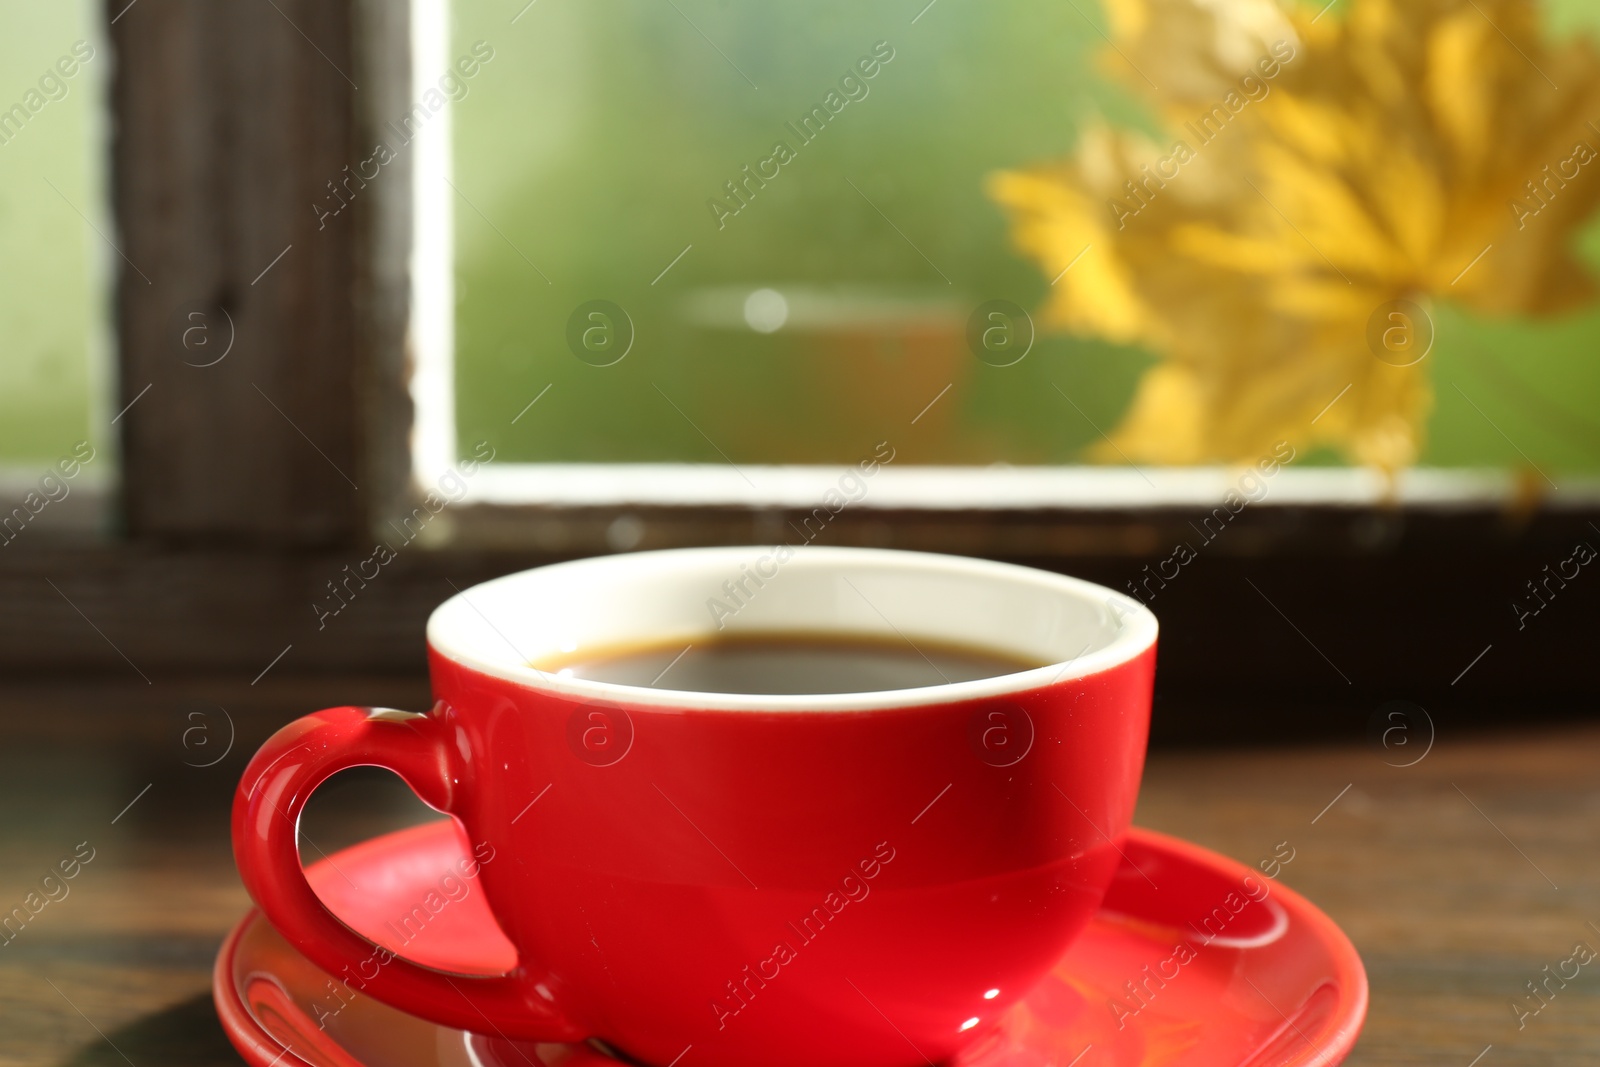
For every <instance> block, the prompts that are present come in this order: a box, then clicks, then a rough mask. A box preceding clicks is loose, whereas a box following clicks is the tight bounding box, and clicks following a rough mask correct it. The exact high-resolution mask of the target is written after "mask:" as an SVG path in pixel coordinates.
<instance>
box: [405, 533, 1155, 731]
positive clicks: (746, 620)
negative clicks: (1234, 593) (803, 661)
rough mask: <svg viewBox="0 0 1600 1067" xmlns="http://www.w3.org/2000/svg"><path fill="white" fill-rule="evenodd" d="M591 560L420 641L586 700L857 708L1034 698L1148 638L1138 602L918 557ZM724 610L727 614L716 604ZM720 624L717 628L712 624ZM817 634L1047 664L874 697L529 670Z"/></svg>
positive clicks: (769, 551)
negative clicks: (716, 642)
mask: <svg viewBox="0 0 1600 1067" xmlns="http://www.w3.org/2000/svg"><path fill="white" fill-rule="evenodd" d="M791 551H792V556H790V557H789V558H787V559H784V560H782V561H780V559H779V556H778V554H777V550H776V549H775V548H774V546H771V545H767V546H752V547H736V548H684V549H668V550H665V551H659V552H636V553H628V554H622V555H614V556H597V557H593V558H590V559H582V560H575V561H573V562H571V563H558V564H555V565H552V566H549V567H539V568H537V569H534V570H529V571H521V572H519V573H517V574H509V575H506V576H505V577H503V578H496V579H494V580H492V581H488V582H484V583H483V584H482V585H476V586H473V587H472V588H470V589H468V590H466V591H464V592H461V593H457V594H456V595H455V596H453V597H451V598H450V599H449V600H447V601H445V602H444V603H443V604H441V605H439V607H438V608H436V609H434V612H433V615H432V616H431V617H430V618H429V619H428V643H429V645H431V646H432V647H433V648H434V649H435V650H436V651H437V652H439V653H440V654H442V655H443V656H445V657H447V658H449V659H451V660H454V661H456V662H457V663H460V664H463V665H464V666H467V667H471V668H472V669H474V670H477V671H481V672H483V673H485V674H489V675H493V676H495V677H499V678H505V679H507V680H509V681H513V682H518V683H521V684H523V685H526V686H529V687H531V688H534V689H542V690H547V691H551V692H557V693H562V694H566V695H569V696H572V697H576V698H579V699H585V700H611V701H616V702H617V703H621V704H633V705H649V706H654V707H661V708H704V709H727V710H747V711H865V710H871V709H877V708H893V707H903V706H907V705H915V704H932V703H944V702H949V701H957V700H971V699H974V698H980V697H993V696H1001V695H1004V694H1006V693H1015V692H1022V691H1025V690H1029V689H1035V688H1038V687H1039V686H1043V685H1048V684H1051V683H1053V682H1059V681H1065V680H1067V679H1072V678H1081V677H1084V676H1087V675H1091V674H1097V673H1099V672H1101V671H1104V670H1106V669H1107V668H1110V667H1114V666H1116V665H1117V664H1120V663H1125V662H1127V661H1128V660H1130V659H1132V658H1134V657H1135V656H1137V655H1138V654H1139V653H1141V652H1143V651H1144V650H1145V649H1147V648H1149V647H1150V645H1151V644H1152V643H1153V642H1154V641H1155V639H1156V619H1155V616H1154V615H1152V614H1151V613H1150V611H1149V610H1148V609H1147V608H1145V606H1144V605H1142V604H1140V603H1139V602H1138V601H1137V600H1134V599H1133V598H1131V597H1127V596H1124V595H1122V594H1120V593H1116V592H1113V591H1112V590H1110V589H1106V588H1103V587H1101V586H1098V585H1095V584H1093V583H1091V582H1085V581H1081V580H1079V579H1077V578H1068V577H1064V576H1062V575H1058V574H1051V573H1048V572H1046V571H1039V570H1033V569H1031V568H1028V567H1018V566H1013V565H1011V564H1006V563H993V562H989V561H987V560H976V559H968V558H965V557H962V556H944V555H935V554H933V553H926V552H900V551H895V550H891V549H877V548H829V547H823V546H811V545H807V546H803V547H800V548H797V549H793V550H791ZM719 605H720V606H719ZM719 623H720V627H721V628H720V630H719ZM763 632H769V633H771V632H775V633H788V634H792V633H797V632H805V633H821V634H829V635H839V636H852V635H859V636H865V637H871V638H878V639H893V640H907V641H909V642H911V643H912V644H915V643H917V642H918V641H919V640H925V641H929V642H935V643H939V644H945V645H957V646H964V647H967V648H971V649H974V650H979V651H990V652H995V653H999V654H1001V655H1004V656H1010V657H1019V658H1022V659H1025V660H1035V661H1038V662H1041V663H1044V664H1046V666H1042V667H1037V668H1033V669H1030V670H1024V671H1018V672H1016V673H1012V674H1002V675H997V676H994V677H991V678H980V679H976V680H973V681H964V682H953V683H949V684H945V685H937V686H928V687H924V688H918V689H895V690H884V691H879V692H869V693H821V694H806V695H781V696H779V695H763V694H759V693H748V694H747V693H704V692H694V691H689V690H679V689H664V688H663V689H655V688H645V687H642V686H630V685H617V684H614V683H611V682H597V681H593V680H590V679H585V678H574V677H562V676H559V675H556V674H552V673H547V672H545V671H541V670H538V669H536V668H535V667H533V666H531V664H533V663H539V662H548V661H550V660H552V659H556V658H558V657H563V658H565V657H571V656H572V655H574V654H575V653H576V654H580V655H581V653H582V652H583V651H584V650H585V649H594V650H596V651H604V650H606V649H609V648H617V647H628V646H638V645H654V644H660V645H672V644H678V643H682V644H685V645H687V644H691V643H693V642H695V641H696V640H708V639H711V638H714V637H716V636H726V635H728V634H751V633H763Z"/></svg>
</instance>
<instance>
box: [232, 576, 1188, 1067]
mask: <svg viewBox="0 0 1600 1067" xmlns="http://www.w3.org/2000/svg"><path fill="white" fill-rule="evenodd" d="M718 603H720V604H721V605H722V607H721V608H720V609H719V608H718V607H717V606H716V605H717V604H718ZM728 609H732V611H731V613H730V611H729V610H728ZM719 625H720V626H722V627H723V628H725V629H726V630H728V631H733V630H740V631H750V632H758V631H779V632H787V633H793V632H797V631H800V632H821V633H827V634H842V635H851V634H854V635H871V636H873V637H876V638H882V637H890V638H894V639H896V640H899V639H905V640H908V641H910V642H912V643H916V642H918V641H919V640H925V641H937V642H943V643H950V644H957V645H966V646H971V647H976V648H989V649H994V650H997V651H1002V652H1007V653H1011V654H1014V655H1017V654H1020V655H1021V656H1023V657H1026V658H1028V659H1031V660H1033V661H1035V662H1039V663H1046V664H1049V666H1044V667H1040V668H1037V669H1032V670H1025V671H1022V672H1020V673H1015V674H1008V675H1002V676H999V677H994V678H987V679H981V680H978V681H969V682H958V683H954V684H949V685H939V686H933V687H928V688H919V689H903V690H896V691H890V692H873V693H850V694H839V695H823V696H761V695H730V694H715V693H694V692H682V691H674V690H666V689H646V688H640V687H631V686H622V685H613V684H607V683H600V682H594V681H587V680H579V679H574V678H570V677H560V676H557V675H550V674H546V673H542V672H540V671H538V670H535V669H533V668H532V667H530V666H528V664H529V663H530V662H540V661H541V660H545V659H547V658H548V657H551V656H554V655H558V654H560V653H562V652H563V651H571V650H573V649H582V648H585V647H595V648H603V647H606V646H616V645H629V644H636V643H640V642H665V641H674V642H675V641H683V642H684V643H685V644H688V643H691V642H693V641H694V640H696V639H697V638H704V637H705V636H706V635H708V634H711V633H713V632H715V631H716V629H717V627H718V626H719ZM1155 640H1156V623H1155V619H1154V617H1153V616H1151V614H1150V613H1149V612H1148V611H1147V610H1145V608H1143V607H1142V606H1141V605H1139V604H1138V603H1137V602H1135V601H1133V600H1131V599H1129V598H1127V597H1124V596H1121V595H1120V594H1117V593H1114V592H1111V591H1110V590H1107V589H1102V588H1100V587H1098V586H1095V585H1090V584H1088V583H1086V582H1082V581H1078V580H1075V579H1072V578H1065V577H1061V576H1059V575H1054V574H1048V573H1044V572H1042V571H1035V570H1029V569H1026V568H1022V567H1014V566H1009V565H1005V564H999V563H989V562H982V561H978V560H972V559H963V558H956V557H950V556H937V555H925V554H920V553H910V552H894V551H882V550H872V549H845V548H822V547H806V548H803V549H801V550H798V551H794V550H787V549H778V550H773V549H763V548H713V549H687V550H679V551H668V552H643V553H637V554H632V555H618V556H609V557H602V558H595V559H588V560H581V561H578V562H574V563H563V564H559V565H557V566H551V567H543V568H540V569H537V570H532V571H526V572H523V573H520V574H513V575H509V576H507V577H504V578H500V579H496V580H494V581H491V582H487V583H485V584H483V585H480V586H476V587H474V588H472V589H470V590H468V591H467V592H465V593H461V594H459V595H458V596H455V597H453V598H451V599H450V600H449V601H447V602H446V603H445V604H443V605H442V606H441V607H439V608H438V609H437V610H436V611H435V612H434V613H433V616H432V618H431V619H430V620H429V623H428V646H429V657H430V664H431V668H432V678H433V689H434V694H435V696H436V697H437V703H436V704H435V705H434V707H433V710H432V711H430V712H427V713H425V714H410V713H405V712H396V711H388V710H374V709H368V708H351V707H345V708H332V709H329V710H326V711H320V712H317V713H316V714H314V715H309V716H307V717H305V718H303V719H300V720H298V721H296V722H294V723H291V724H290V725H288V726H286V727H284V728H283V729H282V730H280V731H279V732H278V733H277V734H276V735H274V736H273V737H272V739H271V740H269V741H268V742H267V743H266V745H264V746H263V747H262V749H261V751H260V752H259V753H257V755H256V756H255V758H254V759H253V760H252V761H251V763H250V766H249V767H248V768H247V769H246V771H245V774H244V779H243V781H242V782H241V783H240V785H239V792H238V796H237V797H236V799H235V802H234V811H233V839H234V854H235V857H236V858H237V860H238V864H239V870H240V873H241V874H242V875H243V878H244V882H245V885H246V887H247V888H248V889H249V891H250V894H251V896H253V897H254V898H255V900H256V902H257V903H258V904H259V905H260V906H261V908H262V910H263V911H264V912H265V913H266V916H267V918H268V919H270V920H271V921H272V923H273V924H274V925H275V926H277V928H278V929H279V930H281V931H282V932H283V934H284V935H285V936H286V937H287V938H288V939H289V940H290V941H291V942H293V943H294V945H295V947H296V948H298V949H299V950H300V951H301V952H303V953H304V954H305V955H306V956H308V957H309V958H310V959H311V960H313V961H314V962H316V963H317V964H318V965H320V966H321V967H323V968H325V969H326V970H327V971H328V972H329V973H330V974H332V975H335V976H337V977H339V978H340V979H342V980H343V982H345V983H346V984H347V985H348V986H349V987H350V988H351V989H355V990H359V991H360V992H362V993H364V994H367V995H370V996H373V997H376V998H377V999H379V1000H382V1001H385V1002H387V1003H389V1004H393V1005H395V1006H396V1007H399V1008H402V1009H404V1010H405V1011H408V1012H411V1013H413V1014H416V1015H419V1016H423V1017H425V1018H428V1019H431V1020H434V1021H437V1022H440V1023H444V1024H446V1025H449V1026H455V1027H460V1028H464V1029H468V1030H474V1031H479V1032H483V1033H486V1034H498V1035H501V1036H505V1037H512V1038H527V1039H535V1040H544V1041H572V1040H578V1039H583V1038H598V1039H600V1040H601V1041H603V1042H605V1043H606V1044H608V1045H609V1046H611V1047H612V1048H614V1049H617V1050H619V1051H620V1052H622V1053H624V1054H625V1055H627V1056H629V1057H632V1058H634V1059H636V1060H639V1061H643V1062H645V1063H651V1064H656V1065H658V1067H667V1065H677V1067H789V1065H793V1067H816V1065H818V1064H828V1065H829V1067H901V1065H910V1064H921V1063H926V1062H939V1061H941V1060H943V1059H945V1058H947V1057H949V1056H950V1055H951V1054H952V1053H954V1052H955V1051H957V1050H958V1049H959V1048H961V1047H962V1046H963V1045H965V1044H967V1043H969V1042H970V1041H972V1040H974V1039H975V1038H977V1037H979V1036H981V1035H982V1034H983V1033H984V1032H985V1030H986V1029H987V1027H988V1026H989V1024H990V1023H991V1022H992V1021H993V1020H994V1019H995V1018H996V1017H997V1016H998V1015H1000V1014H1001V1013H1002V1012H1003V1011H1004V1010H1005V1008H1006V1007H1007V1006H1008V1005H1009V1004H1011V1003H1012V1002H1013V1001H1015V1000H1016V999H1017V998H1019V997H1020V996H1022V995H1023V994H1025V993H1026V992H1027V991H1028V989H1029V987H1031V986H1032V985H1033V984H1034V983H1035V982H1036V981H1037V980H1038V979H1040V978H1041V977H1042V976H1043V975H1044V974H1045V973H1046V971H1047V970H1048V969H1049V968H1050V966H1051V965H1052V964H1053V963H1054V962H1055V961H1056V960H1057V959H1058V958H1059V957H1060V956H1061V954H1062V952H1063V950H1064V949H1065V948H1066V947H1067V945H1068V943H1069V942H1071V941H1072V939H1073V937H1074V936H1075V935H1076V934H1077V933H1078V931H1079V930H1080V929H1081V928H1082V927H1083V926H1084V924H1085V923H1086V922H1087V921H1088V919H1089V917H1090V916H1091V915H1092V914H1093V913H1094V911H1095V909H1096V908H1097V907H1098V905H1099V903H1100V898H1101V895H1102V893H1103V892H1104V890H1105V887H1106V885H1107V882H1108V881H1109V879H1110V876H1111V874H1112V871H1113V869H1114V867H1115V864H1116V861H1117V859H1118V855H1117V846H1116V841H1117V839H1118V838H1119V837H1120V836H1121V835H1122V834H1123V833H1124V832H1125V831H1126V830H1127V828H1128V824H1129V819H1130V817H1131V816H1132V813H1133V807H1134V799H1135V795H1136V793H1137V791H1138V786H1139V776H1140V771H1141V768H1142V765H1143V760H1144V750H1145V739H1146V733H1147V729H1148V724H1149V713H1150V690H1151V681H1152V676H1153V672H1154V664H1155ZM361 765H375V766H380V767H387V768H390V769H391V770H393V771H395V772H396V773H398V774H399V775H400V776H401V777H402V778H403V779H404V780H405V781H406V782H407V783H408V784H409V785H410V786H411V787H412V788H413V789H414V790H416V792H417V794H418V795H419V796H420V797H421V798H422V799H423V800H424V801H426V802H427V803H428V804H429V805H431V806H432V807H435V808H437V809H439V810H440V811H443V812H447V813H449V814H450V815H451V816H453V817H454V818H455V819H456V820H457V821H458V822H459V824H460V825H461V827H462V828H464V830H465V832H466V834H467V835H468V837H469V838H470V840H471V841H472V843H473V844H474V846H475V849H476V852H477V855H478V858H479V859H480V860H485V862H482V863H481V865H478V864H474V865H473V870H472V871H470V872H463V874H464V875H465V876H468V877H475V878H477V879H478V880H479V881H480V882H481V884H482V887H483V890H484V893H485V894H486V899H487V901H488V903H489V905H490V907H491V909H492V910H493V912H494V914H495V916H496V918H497V919H498V921H499V923H500V926H501V927H502V929H503V930H504V931H505V933H506V936H507V937H508V938H509V940H510V942H511V944H512V945H513V946H514V947H515V948H516V951H517V957H518V965H517V966H516V968H515V969H513V970H511V971H510V972H508V973H506V974H503V975H493V976H485V975H459V974H455V975H453V974H446V973H443V972H440V971H436V970H432V969H430V968H427V967H423V966H420V965H418V964H415V963H412V962H410V961H409V960H407V959H405V958H404V956H403V955H396V954H394V953H392V952H390V951H388V950H386V949H383V948H380V947H378V946H376V945H374V944H372V943H371V942H369V941H367V940H365V939H364V938H362V937H361V936H359V935H358V934H356V933H354V932H353V931H351V930H350V929H349V928H348V927H346V926H345V925H343V924H342V923H341V922H339V920H338V919H337V918H335V917H334V916H333V915H332V914H331V913H330V912H329V911H328V910H327V909H326V908H325V907H324V906H323V904H322V903H321V901H320V900H318V898H317V897H316V895H315V894H314V893H313V892H312V891H311V889H310V887H309V886H308V885H307V884H306V880H305V877H304V875H303V874H302V873H301V866H300V857H299V855H298V853H297V848H296V825H297V822H298V819H299V816H300V810H301V808H302V806H303V805H304V804H305V802H306V798H307V797H308V796H309V795H310V794H311V792H312V790H314V789H315V788H316V787H317V786H318V785H319V784H321V783H322V782H323V781H324V780H325V779H326V778H327V777H328V776H329V775H331V774H333V773H334V772H336V771H339V770H342V769H344V768H346V767H354V766H361ZM424 915H425V913H424Z"/></svg>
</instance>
